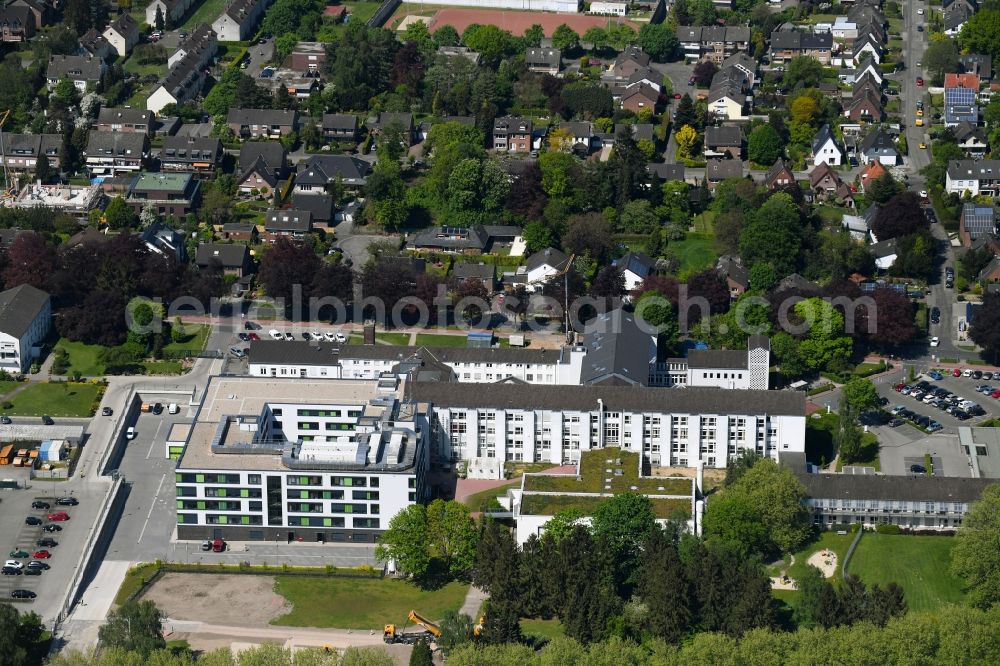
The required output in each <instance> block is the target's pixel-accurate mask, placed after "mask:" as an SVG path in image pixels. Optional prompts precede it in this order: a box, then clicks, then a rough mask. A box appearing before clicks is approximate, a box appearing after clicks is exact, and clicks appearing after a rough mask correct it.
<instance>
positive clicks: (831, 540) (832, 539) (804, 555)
mask: <svg viewBox="0 0 1000 666" xmlns="http://www.w3.org/2000/svg"><path fill="white" fill-rule="evenodd" d="M853 538H854V535H853V534H837V533H836V532H832V531H823V532H820V534H819V538H817V539H816V540H815V541H812V542H810V543H809V545H807V546H805V547H804V548H802V549H801V550H799V551H798V552H797V553H795V563H794V564H793V565H791V566H790V567H788V571H787V573H788V575H789V576H790V577H791V578H792V579H797V578H801V577H802V576H803V574H804V573H805V571H806V567H808V566H809V562H808V560H809V556H810V555H812V554H813V553H815V552H817V551H820V550H823V549H826V548H829V549H831V550H833V552H835V553H836V554H837V573H836V574H835V575H834V577H833V580H839V579H840V564H841V562H843V561H844V556H845V555H847V548H848V547H849V546H850V545H851V539H853Z"/></svg>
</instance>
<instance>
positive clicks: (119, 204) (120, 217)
mask: <svg viewBox="0 0 1000 666" xmlns="http://www.w3.org/2000/svg"><path fill="white" fill-rule="evenodd" d="M104 218H105V222H106V223H107V225H108V226H109V227H111V228H112V229H115V230H121V229H128V228H129V227H131V226H133V225H134V224H135V213H133V212H132V209H131V208H129V205H128V204H127V203H125V200H124V199H123V198H122V197H121V195H118V196H116V197H115V198H114V199H112V200H111V201H110V203H108V206H107V208H105V209H104Z"/></svg>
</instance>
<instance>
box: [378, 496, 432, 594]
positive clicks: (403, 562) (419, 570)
mask: <svg viewBox="0 0 1000 666" xmlns="http://www.w3.org/2000/svg"><path fill="white" fill-rule="evenodd" d="M375 557H376V558H377V559H378V560H379V561H380V562H388V561H389V560H394V561H395V563H396V568H397V569H398V570H400V571H404V572H406V573H408V574H411V575H413V576H414V577H416V578H421V577H423V576H424V575H426V574H427V571H428V570H429V568H430V565H431V553H430V548H429V547H428V521H427V508H426V507H425V506H424V505H423V504H412V505H410V506H408V507H406V508H405V509H403V510H402V511H400V512H399V513H397V514H396V515H395V516H393V517H392V520H390V521H389V528H388V529H387V530H386V531H385V532H383V533H382V536H381V537H380V538H379V544H378V546H376V547H375Z"/></svg>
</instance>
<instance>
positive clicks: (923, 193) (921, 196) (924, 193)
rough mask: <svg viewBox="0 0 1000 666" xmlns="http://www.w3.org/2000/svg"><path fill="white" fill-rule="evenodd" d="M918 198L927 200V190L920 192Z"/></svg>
mask: <svg viewBox="0 0 1000 666" xmlns="http://www.w3.org/2000/svg"><path fill="white" fill-rule="evenodd" d="M920 198H921V199H926V198H927V190H920Z"/></svg>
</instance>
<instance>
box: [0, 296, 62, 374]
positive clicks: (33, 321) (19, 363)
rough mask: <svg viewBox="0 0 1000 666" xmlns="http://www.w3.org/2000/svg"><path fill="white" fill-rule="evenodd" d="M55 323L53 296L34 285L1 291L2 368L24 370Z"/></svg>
mask: <svg viewBox="0 0 1000 666" xmlns="http://www.w3.org/2000/svg"><path fill="white" fill-rule="evenodd" d="M51 326H52V303H51V301H50V300H49V295H48V294H46V293H45V292H44V291H42V290H40V289H36V288H34V287H32V286H30V285H26V284H25V285H21V286H19V287H14V288H13V289H8V290H7V291H4V292H3V293H0V369H2V370H6V371H7V372H11V373H24V372H27V371H28V369H29V368H30V367H31V363H32V361H34V359H35V357H36V355H37V353H36V352H37V349H38V347H39V345H41V343H42V341H43V340H45V337H46V336H47V335H48V333H49V328H50V327H51Z"/></svg>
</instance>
